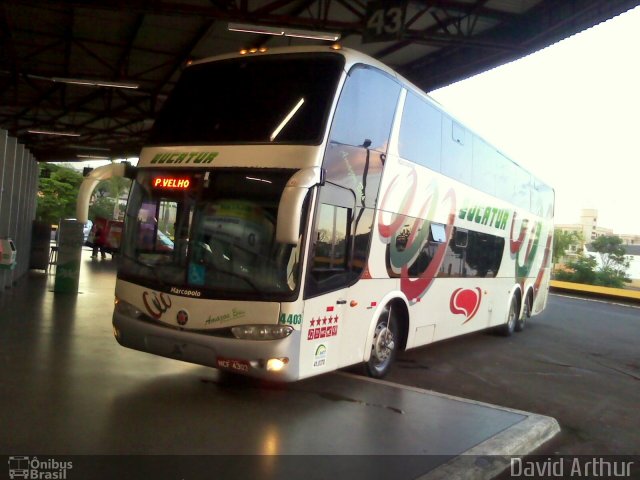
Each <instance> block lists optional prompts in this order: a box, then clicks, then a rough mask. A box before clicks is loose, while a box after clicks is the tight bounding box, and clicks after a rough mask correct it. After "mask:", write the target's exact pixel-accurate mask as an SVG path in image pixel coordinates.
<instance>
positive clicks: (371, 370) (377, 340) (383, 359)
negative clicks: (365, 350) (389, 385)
mask: <svg viewBox="0 0 640 480" xmlns="http://www.w3.org/2000/svg"><path fill="white" fill-rule="evenodd" d="M398 340H399V337H398V321H397V319H396V318H395V316H394V314H393V312H392V311H391V307H390V306H387V307H386V308H385V309H384V310H383V311H382V313H380V316H379V317H378V321H377V323H376V328H375V331H374V333H373V343H372V344H371V356H370V357H369V361H368V362H366V363H365V365H364V366H365V373H366V374H367V375H368V376H370V377H372V378H383V377H384V376H385V375H386V374H387V373H389V371H390V370H391V365H392V364H393V361H394V359H395V357H396V353H397V351H398Z"/></svg>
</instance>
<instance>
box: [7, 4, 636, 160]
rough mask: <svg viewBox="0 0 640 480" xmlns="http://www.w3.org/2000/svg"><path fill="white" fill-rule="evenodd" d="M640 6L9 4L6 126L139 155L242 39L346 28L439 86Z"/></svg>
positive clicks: (63, 146) (35, 143)
mask: <svg viewBox="0 0 640 480" xmlns="http://www.w3.org/2000/svg"><path fill="white" fill-rule="evenodd" d="M639 3H640V1H638V0H633V1H630V0H611V1H606V2H603V1H601V0H571V1H557V0H432V1H410V0H386V1H365V0H255V1H254V0H167V1H148V0H126V1H124V0H83V1H77V0H76V1H73V0H68V1H66V0H50V1H49V0H31V1H28V0H12V1H11V2H6V1H3V2H0V63H1V65H0V128H2V129H5V130H7V131H8V132H9V134H10V135H12V136H14V137H17V138H18V141H19V142H20V143H23V144H24V145H26V147H27V148H28V149H29V150H30V151H31V152H32V153H33V154H34V156H35V157H36V159H37V160H39V161H84V160H87V159H91V158H95V157H97V158H100V157H102V158H123V157H131V156H137V155H138V153H139V151H140V148H141V147H142V145H143V144H144V142H145V139H146V138H147V135H148V133H149V129H150V128H151V126H152V125H153V122H154V119H155V116H156V114H157V112H158V110H159V109H160V108H161V107H162V104H163V102H164V101H165V99H166V98H167V95H168V94H169V93H170V91H171V89H172V88H173V87H174V85H175V82H176V81H177V79H178V77H179V75H180V72H181V71H182V69H183V68H185V66H187V65H188V64H189V62H191V61H194V60H198V59H201V58H206V57H209V56H213V55H218V54H222V53H230V52H237V51H239V50H241V49H251V48H260V47H266V48H273V47H279V46H286V45H310V44H311V45H320V44H329V43H328V42H333V41H334V40H333V38H334V37H335V36H339V37H340V38H339V39H338V40H337V42H338V43H340V44H341V45H343V46H345V47H350V48H354V49H356V50H359V51H362V52H364V53H366V54H368V55H371V56H372V57H374V58H377V59H379V60H380V61H382V62H383V63H385V64H387V65H389V66H390V67H392V68H394V69H396V70H397V71H399V72H400V73H401V74H402V75H404V76H405V77H407V78H408V79H409V80H411V81H412V82H414V83H415V84H417V85H418V86H419V87H421V88H422V89H424V90H425V91H430V90H433V89H435V88H438V87H442V86H445V85H447V84H450V83H453V82H455V81H457V80H461V79H463V78H466V77H469V76H472V75H474V74H477V73H480V72H482V71H485V70H487V69H489V68H493V67H495V66H498V65H501V64H504V63H506V62H509V61H512V60H515V59H517V58H520V57H523V56H525V55H528V54H529V53H532V52H534V51H536V50H539V49H541V48H544V47H546V46H548V45H550V44H553V43H555V42H558V41H559V40H562V39H563V38H566V37H568V36H571V35H573V34H575V33H577V32H579V31H582V30H584V29H587V28H590V27H591V26H593V25H596V24H598V23H600V22H603V21H605V20H608V19H610V18H612V17H614V16H616V15H619V14H620V13H623V12H625V11H627V10H629V9H631V8H633V7H635V6H637V5H638V4H639ZM254 32H263V33H254ZM305 37H312V38H305ZM319 38H323V39H319Z"/></svg>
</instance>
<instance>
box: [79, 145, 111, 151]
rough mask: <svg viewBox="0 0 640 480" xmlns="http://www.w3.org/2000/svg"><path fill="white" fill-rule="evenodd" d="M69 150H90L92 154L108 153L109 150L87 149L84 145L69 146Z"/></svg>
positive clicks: (104, 148) (100, 148) (103, 148)
mask: <svg viewBox="0 0 640 480" xmlns="http://www.w3.org/2000/svg"><path fill="white" fill-rule="evenodd" d="M69 148H73V149H74V150H91V151H94V152H110V151H111V149H110V148H106V147H89V146H86V145H69Z"/></svg>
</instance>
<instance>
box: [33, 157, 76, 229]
mask: <svg viewBox="0 0 640 480" xmlns="http://www.w3.org/2000/svg"><path fill="white" fill-rule="evenodd" d="M47 172H48V173H47ZM46 175H48V178H46ZM81 183H82V173H81V172H79V171H77V170H75V169H73V168H70V167H65V166H60V165H53V164H41V165H40V185H39V189H38V206H37V208H36V218H37V219H38V220H39V221H42V222H46V223H51V224H56V223H58V221H59V220H60V219H61V218H75V216H76V203H77V201H78V189H79V188H80V184H81Z"/></svg>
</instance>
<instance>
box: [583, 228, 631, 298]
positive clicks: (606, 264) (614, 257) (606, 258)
mask: <svg viewBox="0 0 640 480" xmlns="http://www.w3.org/2000/svg"><path fill="white" fill-rule="evenodd" d="M591 247H592V248H593V249H594V250H595V251H596V252H597V253H598V255H599V256H600V265H601V266H600V268H599V269H598V272H597V275H596V285H604V286H607V287H616V288H621V287H623V286H624V284H625V283H626V282H629V281H630V278H629V276H628V274H627V269H628V268H629V260H627V258H626V257H625V254H626V251H625V249H624V247H623V246H622V239H621V238H620V237H618V236H617V235H602V236H600V237H598V238H596V239H595V240H594V241H593V242H592V243H591Z"/></svg>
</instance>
